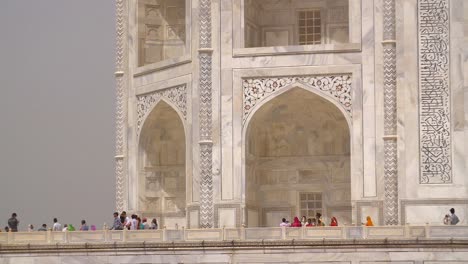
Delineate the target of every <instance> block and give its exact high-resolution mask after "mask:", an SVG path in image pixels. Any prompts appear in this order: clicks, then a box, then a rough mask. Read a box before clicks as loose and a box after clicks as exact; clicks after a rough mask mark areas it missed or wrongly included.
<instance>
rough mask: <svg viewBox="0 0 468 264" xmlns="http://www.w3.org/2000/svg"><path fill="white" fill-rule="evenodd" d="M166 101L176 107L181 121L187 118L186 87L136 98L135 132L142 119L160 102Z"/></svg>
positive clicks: (159, 91)
mask: <svg viewBox="0 0 468 264" xmlns="http://www.w3.org/2000/svg"><path fill="white" fill-rule="evenodd" d="M161 99H164V100H167V101H169V102H171V103H172V104H173V105H175V106H176V107H177V110H179V111H180V113H181V114H182V117H183V119H184V120H185V119H186V118H187V85H186V84H182V85H179V86H174V87H170V88H166V89H161V90H157V91H154V92H151V93H147V94H143V95H139V96H137V112H138V120H137V130H138V132H139V131H140V129H141V127H142V125H143V122H144V121H145V120H144V118H145V117H146V116H147V114H148V113H149V112H150V111H151V110H152V109H153V108H154V106H155V105H156V104H157V103H158V102H159V101H160V100H161Z"/></svg>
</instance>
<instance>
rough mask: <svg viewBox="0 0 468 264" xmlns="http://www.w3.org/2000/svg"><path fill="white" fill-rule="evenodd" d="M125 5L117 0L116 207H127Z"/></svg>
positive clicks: (121, 0)
mask: <svg viewBox="0 0 468 264" xmlns="http://www.w3.org/2000/svg"><path fill="white" fill-rule="evenodd" d="M125 5H126V0H116V31H117V32H116V62H115V65H116V71H115V78H116V80H115V82H116V100H117V102H116V121H115V122H116V133H115V177H116V186H115V203H116V204H115V207H116V210H117V211H122V210H124V207H125V198H124V197H125V193H126V191H125V178H126V177H125V173H124V172H125V147H124V146H125V123H126V122H125V120H126V116H127V114H126V108H125V102H126V96H125V91H126V82H125V70H124V69H125V24H126V23H125V21H126V20H125V15H124V14H125Z"/></svg>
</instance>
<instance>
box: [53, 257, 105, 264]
mask: <svg viewBox="0 0 468 264" xmlns="http://www.w3.org/2000/svg"><path fill="white" fill-rule="evenodd" d="M44 263H49V262H44ZM50 263H53V262H50ZM58 263H60V264H80V263H86V264H108V263H109V261H108V257H107V256H74V257H71V256H65V257H60V262H58Z"/></svg>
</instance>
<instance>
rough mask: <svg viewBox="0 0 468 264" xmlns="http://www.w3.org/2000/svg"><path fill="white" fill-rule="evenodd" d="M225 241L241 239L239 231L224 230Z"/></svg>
mask: <svg viewBox="0 0 468 264" xmlns="http://www.w3.org/2000/svg"><path fill="white" fill-rule="evenodd" d="M224 232H225V233H224V239H225V240H239V239H241V229H237V228H236V229H233V228H226V229H225V231H224Z"/></svg>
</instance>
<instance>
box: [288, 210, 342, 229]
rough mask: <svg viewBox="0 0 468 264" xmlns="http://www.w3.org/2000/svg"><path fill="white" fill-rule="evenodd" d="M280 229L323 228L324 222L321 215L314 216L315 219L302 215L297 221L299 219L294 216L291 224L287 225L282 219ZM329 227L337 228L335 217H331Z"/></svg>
mask: <svg viewBox="0 0 468 264" xmlns="http://www.w3.org/2000/svg"><path fill="white" fill-rule="evenodd" d="M280 226H281V227H283V226H284V227H302V226H306V227H312V226H325V222H324V221H323V219H322V214H321V213H317V214H315V218H308V219H307V217H306V216H305V215H304V216H302V218H301V220H300V221H299V218H298V217H297V216H296V217H294V221H293V222H292V223H289V221H288V220H286V218H283V219H282V222H281V223H280ZM330 226H338V220H337V219H336V217H334V216H333V217H332V218H331V220H330Z"/></svg>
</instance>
